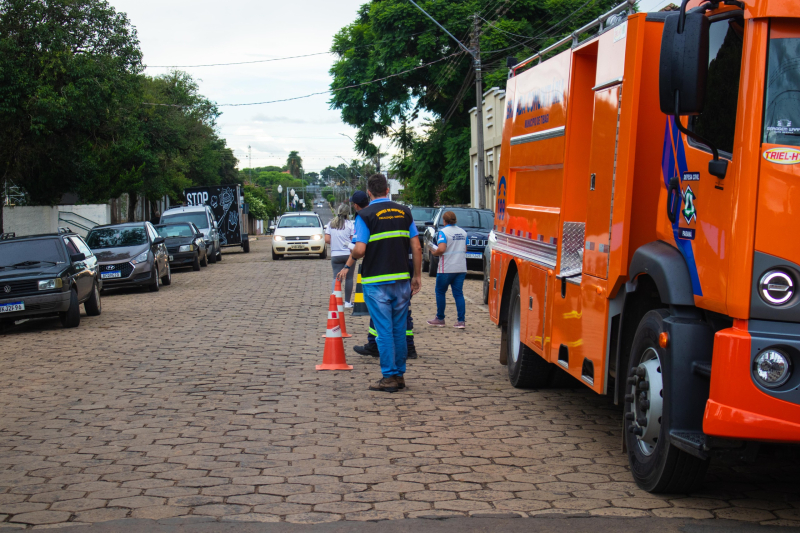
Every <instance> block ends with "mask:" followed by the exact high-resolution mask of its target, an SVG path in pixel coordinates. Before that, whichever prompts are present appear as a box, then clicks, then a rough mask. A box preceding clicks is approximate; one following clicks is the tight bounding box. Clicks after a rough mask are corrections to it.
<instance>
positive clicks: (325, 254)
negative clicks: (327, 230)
mask: <svg viewBox="0 0 800 533" xmlns="http://www.w3.org/2000/svg"><path fill="white" fill-rule="evenodd" d="M319 258H320V259H327V258H328V247H327V246H323V247H322V253H321V254H319Z"/></svg>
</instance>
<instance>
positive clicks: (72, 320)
mask: <svg viewBox="0 0 800 533" xmlns="http://www.w3.org/2000/svg"><path fill="white" fill-rule="evenodd" d="M59 318H60V319H61V325H62V326H64V327H65V328H77V327H78V326H79V325H80V324H81V305H80V304H79V303H78V293H77V292H75V291H73V290H71V291H69V309H67V310H66V311H65V312H63V313H59Z"/></svg>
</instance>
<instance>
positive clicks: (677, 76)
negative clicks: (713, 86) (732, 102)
mask: <svg viewBox="0 0 800 533" xmlns="http://www.w3.org/2000/svg"><path fill="white" fill-rule="evenodd" d="M710 25H711V23H710V22H709V20H708V17H706V16H705V15H704V14H703V13H688V14H687V13H685V12H680V13H678V14H675V15H670V16H668V17H666V20H665V22H664V33H663V34H662V36H661V59H660V63H659V67H658V95H659V103H660V106H661V112H662V113H664V114H666V115H699V114H700V113H702V112H703V105H704V103H705V98H706V79H707V78H708V47H709V27H710Z"/></svg>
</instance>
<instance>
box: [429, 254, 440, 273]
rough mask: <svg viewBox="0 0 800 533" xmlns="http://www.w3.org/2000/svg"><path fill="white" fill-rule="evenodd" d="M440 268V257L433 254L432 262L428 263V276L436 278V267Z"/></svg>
mask: <svg viewBox="0 0 800 533" xmlns="http://www.w3.org/2000/svg"><path fill="white" fill-rule="evenodd" d="M438 268H439V258H438V257H436V256H435V255H432V256H431V262H430V264H429V265H428V277H431V278H435V277H436V269H438Z"/></svg>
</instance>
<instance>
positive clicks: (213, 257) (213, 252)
mask: <svg viewBox="0 0 800 533" xmlns="http://www.w3.org/2000/svg"><path fill="white" fill-rule="evenodd" d="M206 254H207V255H208V251H206ZM208 262H209V263H211V264H214V263H216V262H217V251H216V250H214V249H213V248H212V249H211V254H210V255H208Z"/></svg>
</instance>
